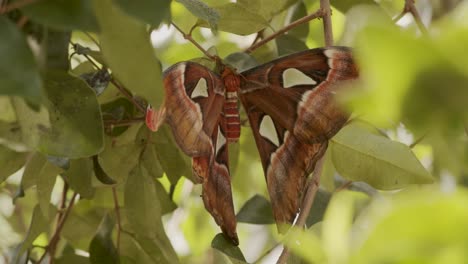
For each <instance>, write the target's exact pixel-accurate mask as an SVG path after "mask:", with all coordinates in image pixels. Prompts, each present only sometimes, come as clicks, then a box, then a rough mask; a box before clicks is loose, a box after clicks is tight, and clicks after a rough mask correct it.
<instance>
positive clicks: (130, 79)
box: [94, 0, 163, 107]
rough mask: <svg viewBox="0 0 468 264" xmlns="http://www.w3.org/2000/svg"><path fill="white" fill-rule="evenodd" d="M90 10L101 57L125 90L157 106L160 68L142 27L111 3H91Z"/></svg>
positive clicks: (160, 81) (160, 93)
mask: <svg viewBox="0 0 468 264" xmlns="http://www.w3.org/2000/svg"><path fill="white" fill-rule="evenodd" d="M94 10H95V12H96V15H97V18H98V22H99V25H100V27H101V29H102V32H101V34H100V36H99V37H100V38H99V39H100V41H101V50H102V54H103V56H104V59H105V61H106V62H107V65H108V66H109V67H110V68H111V69H112V73H113V74H114V76H115V77H116V78H117V79H118V80H119V81H120V82H121V83H122V84H123V85H124V86H125V88H127V89H129V90H130V91H131V92H132V93H134V94H135V95H138V96H141V97H143V98H144V99H146V100H148V102H149V103H150V104H151V105H153V106H154V107H158V106H159V105H160V104H161V102H162V98H163V94H162V91H163V89H162V79H161V66H160V65H159V62H158V60H157V59H156V57H155V55H154V49H153V47H152V46H151V43H150V39H149V33H148V31H147V27H146V25H145V24H143V23H140V22H139V21H137V20H135V19H134V18H132V17H130V16H128V15H126V14H125V13H123V12H122V11H121V10H119V8H118V7H117V6H115V5H114V4H113V2H112V0H100V1H94ZM122 32H125V34H122Z"/></svg>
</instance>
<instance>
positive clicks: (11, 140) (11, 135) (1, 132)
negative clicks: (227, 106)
mask: <svg viewBox="0 0 468 264" xmlns="http://www.w3.org/2000/svg"><path fill="white" fill-rule="evenodd" d="M0 111H1V110H0ZM0 144H1V145H3V146H5V147H8V148H9V149H11V150H16V151H18V152H24V151H27V150H28V148H27V147H26V146H25V145H24V144H23V141H22V139H21V127H20V125H19V124H18V123H17V122H5V121H2V120H0Z"/></svg>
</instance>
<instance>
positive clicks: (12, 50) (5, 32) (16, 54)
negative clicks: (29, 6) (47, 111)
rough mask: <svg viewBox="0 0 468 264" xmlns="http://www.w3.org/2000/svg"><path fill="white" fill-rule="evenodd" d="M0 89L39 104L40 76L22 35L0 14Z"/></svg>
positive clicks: (6, 93)
mask: <svg viewBox="0 0 468 264" xmlns="http://www.w3.org/2000/svg"><path fill="white" fill-rule="evenodd" d="M0 39H2V41H1V42H0V57H1V58H2V59H1V60H0V79H1V80H2V82H1V83H0V93H1V94H3V95H16V96H22V97H24V98H26V99H27V100H28V101H30V102H33V103H35V104H39V103H40V101H41V96H42V90H41V86H42V80H41V76H40V74H39V68H38V66H37V64H36V61H35V59H34V57H33V54H32V52H31V50H30V49H29V46H28V44H27V42H26V38H25V37H24V36H23V34H22V33H21V32H20V31H19V30H18V28H17V27H16V26H15V25H14V24H13V23H11V22H10V21H9V20H8V19H7V18H6V17H4V16H1V17H0Z"/></svg>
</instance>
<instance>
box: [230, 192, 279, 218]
mask: <svg viewBox="0 0 468 264" xmlns="http://www.w3.org/2000/svg"><path fill="white" fill-rule="evenodd" d="M236 218H237V221H238V222H239V223H250V224H257V225H268V224H274V223H275V220H274V218H273V211H272V209H271V203H270V201H268V200H267V199H266V198H265V197H263V196H261V195H258V194H256V195H255V196H253V197H252V198H250V199H249V200H248V201H247V202H245V204H244V205H243V206H242V208H241V209H240V210H239V213H237V216H236Z"/></svg>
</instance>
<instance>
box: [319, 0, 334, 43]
mask: <svg viewBox="0 0 468 264" xmlns="http://www.w3.org/2000/svg"><path fill="white" fill-rule="evenodd" d="M320 9H322V12H323V14H322V18H323V34H324V37H325V47H330V46H333V30H332V21H331V7H330V1H329V0H320Z"/></svg>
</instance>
